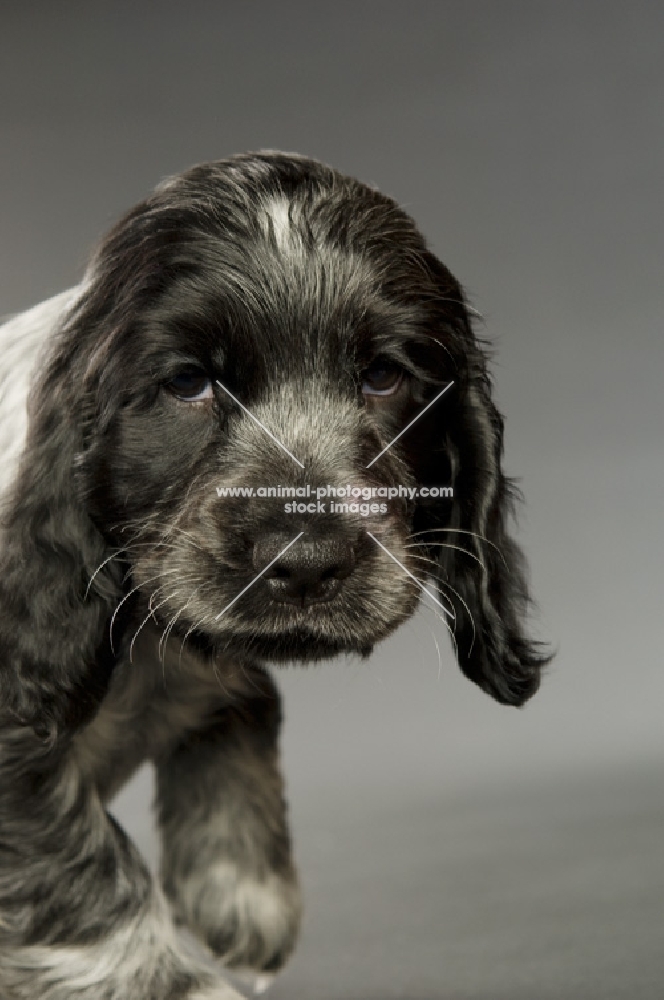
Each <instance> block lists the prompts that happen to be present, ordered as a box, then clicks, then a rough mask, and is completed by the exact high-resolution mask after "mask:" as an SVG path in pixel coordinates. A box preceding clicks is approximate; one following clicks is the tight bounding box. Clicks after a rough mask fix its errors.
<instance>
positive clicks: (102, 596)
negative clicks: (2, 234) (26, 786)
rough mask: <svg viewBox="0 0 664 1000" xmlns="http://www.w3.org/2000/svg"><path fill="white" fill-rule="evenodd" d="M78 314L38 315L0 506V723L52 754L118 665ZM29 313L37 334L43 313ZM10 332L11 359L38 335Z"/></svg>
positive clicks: (112, 573) (117, 586)
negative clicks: (16, 456)
mask: <svg viewBox="0 0 664 1000" xmlns="http://www.w3.org/2000/svg"><path fill="white" fill-rule="evenodd" d="M85 294H86V293H85V292H83V298H85ZM72 298H74V299H75V298H76V296H72ZM79 298H80V296H79ZM79 308H80V301H77V302H76V303H75V305H74V306H73V308H72V309H65V310H64V315H63V316H58V315H56V316H55V317H53V316H52V315H50V316H49V315H48V309H46V310H45V312H46V314H47V319H48V324H47V328H46V329H45V330H43V331H42V333H43V341H44V343H43V344H42V347H43V348H45V353H46V355H47V360H46V361H45V363H44V366H43V367H42V369H41V371H40V373H39V376H38V377H37V378H36V380H35V381H34V383H33V385H32V386H31V387H30V391H29V406H28V413H29V418H28V431H27V438H26V441H25V446H24V449H23V452H22V455H21V457H20V461H19V464H18V469H17V473H16V476H15V478H14V481H13V484H12V485H11V487H10V488H9V491H8V492H6V493H5V495H4V496H3V504H2V507H3V509H2V524H1V527H2V538H1V546H0V721H2V722H4V723H5V724H8V723H9V724H15V723H16V722H17V721H18V722H20V723H21V724H24V725H28V726H31V727H32V728H33V729H34V730H35V731H36V732H37V733H38V734H39V735H40V737H42V738H43V739H45V740H47V741H48V742H49V743H51V744H52V743H54V742H55V741H56V740H57V738H58V737H59V736H60V735H62V734H63V733H66V732H68V731H72V730H73V729H75V728H76V727H77V726H78V725H80V724H81V723H82V722H83V721H85V720H86V719H87V718H89V717H90V715H91V713H92V712H93V711H94V710H95V708H96V707H97V705H98V704H99V702H100V700H101V698H102V697H103V695H104V693H105V691H106V688H107V684H108V681H109V679H110V675H111V671H112V668H113V663H114V660H115V657H114V655H113V651H112V649H111V646H110V642H109V638H108V634H107V628H106V626H107V622H108V619H109V614H111V613H112V610H113V609H114V607H115V605H116V604H117V601H118V600H119V594H120V593H121V577H122V571H121V568H120V567H117V566H115V565H114V564H113V561H112V560H111V561H110V562H109V563H107V564H106V565H105V566H103V567H102V569H101V570H99V572H97V573H96V575H94V576H93V574H95V571H96V570H97V569H98V567H100V565H101V564H102V563H104V560H106V559H108V558H109V555H110V554H112V550H110V549H109V546H108V545H107V543H106V542H105V541H104V539H103V538H102V537H101V535H100V533H99V532H98V531H97V529H96V528H95V526H94V525H93V523H92V521H91V519H90V517H89V516H88V514H87V511H86V499H85V487H84V484H83V483H82V482H81V481H80V477H79V469H78V466H79V465H80V461H81V454H82V451H83V447H84V436H85V433H86V427H87V428H88V429H89V423H90V419H91V415H90V406H89V401H88V400H86V398H85V390H84V385H85V367H86V352H87V351H89V345H88V344H86V343H85V342H84V340H85V338H82V337H81V336H80V331H79V330H78V329H77V319H76V312H77V309H79ZM51 311H52V310H51ZM27 315H28V316H30V315H32V316H33V317H34V319H33V320H32V321H31V322H32V323H33V326H34V324H37V325H39V323H41V324H42V325H43V324H44V315H43V313H41V314H40V312H39V308H38V309H37V310H33V311H32V314H27ZM21 321H23V325H24V326H25V325H26V322H25V319H24V318H23V317H17V319H15V320H13V321H12V322H13V323H14V324H17V323H18V324H20V323H21ZM27 325H28V326H29V325H30V321H28V324H27ZM14 333H18V334H19V335H20V339H19V340H18V341H16V344H17V346H16V347H15V351H16V352H17V354H20V353H21V352H22V351H25V350H27V345H28V344H29V343H30V342H31V341H34V340H35V339H39V336H40V331H39V330H36V329H32V330H30V329H14V331H11V330H8V329H6V330H5V331H4V334H5V336H4V339H6V340H8V339H10V338H11V337H12V336H13V334H14ZM23 345H26V346H25V347H24V346H23ZM11 374H12V373H11V372H10V373H9V376H11ZM17 377H18V375H17ZM21 404H22V405H25V402H24V399H22V400H21ZM91 580H92V582H90V581H91Z"/></svg>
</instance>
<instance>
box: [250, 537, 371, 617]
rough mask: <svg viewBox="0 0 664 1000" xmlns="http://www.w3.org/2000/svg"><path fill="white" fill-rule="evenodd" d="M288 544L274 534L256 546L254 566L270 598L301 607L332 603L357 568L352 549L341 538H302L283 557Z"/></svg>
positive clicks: (264, 538)
mask: <svg viewBox="0 0 664 1000" xmlns="http://www.w3.org/2000/svg"><path fill="white" fill-rule="evenodd" d="M289 541H290V539H286V540H284V537H282V535H281V533H274V534H270V535H266V536H264V537H263V538H262V539H260V541H258V542H256V544H255V545H254V552H253V563H254V566H255V568H256V570H257V571H258V572H259V573H260V572H261V571H262V572H263V580H264V582H265V583H266V584H267V587H268V590H269V592H270V596H271V597H272V598H273V599H274V600H278V601H283V602H285V603H289V604H299V605H301V606H302V607H304V606H306V605H307V604H314V603H319V602H321V601H328V600H331V598H332V597H334V595H335V594H336V593H337V592H338V590H339V588H340V585H341V581H342V580H344V579H346V577H348V576H350V574H351V573H352V571H353V569H354V566H355V551H354V549H353V546H352V545H351V544H350V543H349V542H347V541H345V540H344V539H338V538H322V539H301V540H300V541H298V542H297V543H296V544H295V545H293V546H292V547H291V548H288V549H287V551H284V552H283V555H280V552H281V551H282V550H283V549H284V548H285V547H287V546H288V542H289ZM270 564H271V565H270Z"/></svg>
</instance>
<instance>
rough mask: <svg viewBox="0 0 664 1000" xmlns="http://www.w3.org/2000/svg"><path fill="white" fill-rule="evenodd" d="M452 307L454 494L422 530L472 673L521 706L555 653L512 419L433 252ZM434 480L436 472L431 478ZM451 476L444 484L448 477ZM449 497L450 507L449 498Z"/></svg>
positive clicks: (444, 414)
mask: <svg viewBox="0 0 664 1000" xmlns="http://www.w3.org/2000/svg"><path fill="white" fill-rule="evenodd" d="M427 264H428V266H429V268H430V270H431V271H432V272H433V276H434V279H435V281H436V286H437V290H438V294H439V296H440V302H441V304H442V308H443V314H444V320H443V322H444V329H443V330H442V331H440V332H438V336H440V338H441V341H442V340H443V339H445V340H446V341H447V344H448V345H449V347H448V350H449V356H450V357H452V358H453V359H455V361H456V369H455V370H454V372H453V374H452V378H454V379H455V385H454V386H453V387H452V392H451V393H450V394H449V396H450V398H449V399H448V400H447V401H446V402H447V405H446V406H445V407H441V408H440V409H439V411H438V415H437V416H436V417H434V419H438V420H439V421H440V424H439V432H438V435H437V437H438V441H439V442H441V446H442V449H443V451H444V457H443V451H441V453H440V466H439V468H441V469H443V468H444V469H445V473H446V474H447V475H449V469H450V468H451V471H452V477H453V488H454V501H453V505H452V508H451V511H452V512H451V515H450V501H449V500H447V501H441V503H440V504H439V505H438V509H437V510H436V511H430V514H429V516H428V524H429V525H431V524H432V523H433V524H436V525H437V527H435V528H433V530H431V528H429V532H428V533H425V534H422V535H421V536H420V539H421V541H422V542H423V543H424V544H425V545H426V543H427V541H428V542H430V543H432V540H434V539H435V543H432V544H431V547H430V550H429V553H428V554H429V557H430V558H431V559H434V560H435V561H436V563H437V567H438V569H437V572H436V574H435V575H436V577H437V580H438V584H439V590H440V594H441V598H442V599H443V600H444V601H445V602H446V603H447V604H448V605H449V604H450V603H451V604H452V605H453V607H454V612H455V616H456V618H455V622H454V629H453V631H454V639H455V643H456V649H457V657H458V661H459V665H460V667H461V669H462V670H463V672H464V674H465V675H466V676H467V677H469V678H470V679H471V680H472V681H474V682H475V683H476V684H478V685H479V687H481V688H482V689H483V690H484V691H486V692H487V693H488V694H490V695H491V696H492V697H493V698H495V699H496V700H497V701H499V702H502V703H503V704H506V705H522V704H523V703H524V702H525V701H527V699H528V698H530V697H531V695H533V694H534V693H535V691H536V690H537V688H538V687H539V683H540V674H541V670H542V668H543V667H544V666H545V665H546V664H547V663H548V662H549V661H550V660H551V659H552V655H553V654H551V653H548V652H547V651H546V649H545V646H544V644H543V643H540V642H538V641H535V640H533V639H531V638H530V637H529V636H528V634H527V623H526V617H527V613H528V611H529V608H530V606H531V604H532V601H531V599H530V596H529V592H528V585H527V577H526V564H525V559H524V556H523V553H522V552H521V549H520V548H519V546H518V545H517V543H516V542H515V541H514V540H513V538H512V537H511V536H510V534H509V520H510V518H511V517H512V516H513V514H514V509H515V505H516V503H517V501H518V500H519V499H520V493H519V491H518V489H517V488H516V486H515V484H514V482H512V481H511V480H509V479H508V478H507V477H506V476H505V475H504V474H503V471H502V467H501V463H502V455H503V419H502V417H501V415H500V413H499V412H498V410H497V408H496V406H495V404H494V402H493V400H492V398H491V388H492V386H491V379H490V375H489V372H488V356H487V352H486V351H485V350H484V349H483V348H482V346H481V344H480V343H479V342H478V340H477V339H476V337H475V336H474V334H473V330H472V326H471V322H470V317H469V310H468V307H467V305H466V303H465V300H464V296H463V292H462V290H461V288H460V286H459V285H458V283H457V282H456V280H455V279H454V278H453V277H452V276H451V274H450V273H449V271H448V270H447V269H446V268H445V267H444V266H443V265H442V264H441V263H440V262H439V261H438V260H437V259H436V258H435V257H433V255H431V254H427ZM432 481H433V480H432ZM444 481H445V480H444V479H440V478H439V480H438V482H444ZM445 505H446V506H445Z"/></svg>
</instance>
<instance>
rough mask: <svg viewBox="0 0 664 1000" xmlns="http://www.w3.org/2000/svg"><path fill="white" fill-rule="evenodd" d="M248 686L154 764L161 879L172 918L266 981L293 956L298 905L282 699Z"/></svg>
mask: <svg viewBox="0 0 664 1000" xmlns="http://www.w3.org/2000/svg"><path fill="white" fill-rule="evenodd" d="M246 669H247V672H248V671H249V668H246ZM250 680H251V684H250V685H249V687H248V689H247V690H248V692H249V693H248V694H247V696H246V697H244V698H243V699H242V700H241V701H236V702H235V703H234V704H232V705H231V706H228V707H225V708H222V709H220V710H218V711H217V712H215V714H214V716H212V717H211V718H210V719H209V720H208V722H207V724H206V725H205V726H203V727H201V728H199V729H198V730H196V731H195V732H192V733H189V734H188V735H187V736H186V737H185V738H184V739H183V740H181V741H180V742H179V743H178V745H177V746H176V747H175V748H174V749H171V750H170V751H169V752H168V753H164V754H162V755H161V756H159V757H158V759H157V760H156V761H155V764H156V769H157V812H158V821H159V825H160V828H161V834H162V845H163V852H162V863H161V875H162V881H163V885H164V888H165V891H166V894H167V895H168V896H169V898H170V899H171V901H172V903H173V906H174V911H175V913H176V915H177V917H178V918H179V919H180V920H181V921H182V922H184V923H186V924H187V925H188V926H189V927H190V928H191V930H193V931H194V932H195V933H196V934H197V935H198V936H199V937H200V938H201V939H202V940H203V941H205V942H206V944H207V945H208V946H209V947H210V948H211V949H212V950H213V951H214V952H215V954H216V955H218V956H219V957H220V958H221V960H222V961H223V962H224V963H225V964H226V965H227V966H228V967H230V968H233V969H238V970H240V969H244V970H246V971H249V970H251V971H255V972H263V973H266V972H267V973H271V972H275V971H276V970H278V969H279V968H280V967H281V966H282V965H283V964H284V962H285V961H286V959H287V958H288V956H289V955H290V953H291V951H292V950H293V947H294V945H295V941H296V938H297V933H298V930H299V924H300V916H301V900H300V892H299V888H298V882H297V875H296V871H295V868H294V865H293V861H292V858H291V844H290V835H289V831H288V826H287V819H286V803H285V800H284V793H283V780H282V778H281V774H280V772H279V766H278V750H277V739H278V732H279V727H280V722H281V709H280V702H279V694H278V692H277V690H276V688H275V686H274V684H273V682H272V680H271V679H270V677H269V676H268V675H267V674H266V673H265V672H263V671H262V670H259V669H257V668H254V669H252V670H251V673H250Z"/></svg>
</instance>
